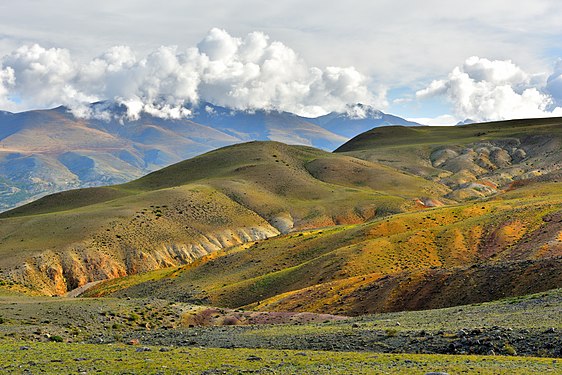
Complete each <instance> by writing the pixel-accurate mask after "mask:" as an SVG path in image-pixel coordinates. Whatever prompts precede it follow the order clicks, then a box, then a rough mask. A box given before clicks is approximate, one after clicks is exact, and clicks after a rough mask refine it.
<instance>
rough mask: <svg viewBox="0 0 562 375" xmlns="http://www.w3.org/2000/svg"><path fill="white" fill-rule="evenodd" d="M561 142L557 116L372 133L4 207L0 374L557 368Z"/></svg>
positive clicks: (210, 155)
mask: <svg viewBox="0 0 562 375" xmlns="http://www.w3.org/2000/svg"><path fill="white" fill-rule="evenodd" d="M561 150H562V119H560V118H548V119H530V120H513V121H504V122H496V123H485V124H471V125H464V126H455V127H426V126H410V127H405V126H385V127H380V128H374V129H372V130H369V131H367V132H365V133H362V134H360V135H358V136H356V137H355V138H353V139H351V140H350V141H348V142H346V143H345V144H343V145H341V146H340V147H339V148H337V149H336V150H335V152H332V153H330V152H327V151H323V150H320V149H317V148H313V147H310V146H295V145H287V144H285V143H280V142H274V141H259V142H248V143H240V144H235V145H231V146H226V147H223V148H219V149H217V150H214V151H210V152H207V153H205V154H203V155H200V156H196V157H193V158H191V159H188V160H185V161H182V162H179V163H177V164H173V165H171V166H169V167H166V168H164V169H160V170H158V171H156V172H152V173H150V174H148V175H146V176H144V177H141V178H139V179H136V180H134V181H131V182H127V183H123V184H119V185H112V186H106V187H92V188H85V189H78V190H70V191H66V192H60V193H56V194H53V195H48V196H46V197H43V198H41V199H39V200H36V201H34V202H31V203H29V204H26V205H24V206H21V207H18V208H15V209H12V210H10V211H6V212H4V213H1V214H0V259H1V261H0V317H1V322H2V323H1V324H0V335H1V336H0V346H3V349H4V350H6V351H7V352H10V353H12V354H13V358H12V359H10V360H9V361H8V362H6V363H3V364H2V366H4V367H3V370H6V371H17V369H16V367H14V366H18V365H21V364H22V363H27V362H25V361H26V360H27V359H29V358H30V356H31V355H32V353H35V354H33V355H34V356H37V358H40V359H39V360H34V361H32V362H34V363H35V365H25V366H27V367H26V368H30V369H31V370H32V371H35V370H37V371H40V370H42V369H43V370H45V371H55V369H56V368H64V367H62V366H63V365H64V364H66V365H68V366H71V367H76V371H79V370H81V369H83V370H85V371H94V370H100V371H102V372H103V371H109V370H107V369H108V368H110V367H111V365H112V364H113V363H114V361H115V360H116V359H115V358H114V356H115V351H117V350H119V351H125V352H130V356H131V358H134V360H132V361H131V362H130V363H129V364H127V365H128V366H139V367H131V368H130V370H131V371H133V372H134V371H135V368H137V369H150V370H147V372H150V371H152V372H158V371H160V372H162V373H174V371H178V370H179V369H180V368H181V364H180V363H179V362H178V361H180V360H179V359H178V358H183V357H182V356H184V357H188V358H190V360H192V361H194V362H197V361H199V360H196V359H195V358H206V356H213V357H216V356H220V357H221V358H224V361H223V362H224V363H221V364H212V365H209V364H208V363H207V362H205V361H203V360H201V361H202V362H197V363H194V367H193V368H194V369H196V371H199V373H240V372H243V371H254V372H256V371H257V372H258V373H266V372H268V373H308V372H310V373H316V372H314V371H317V372H318V373H350V372H354V373H373V372H372V371H373V368H376V369H377V370H376V371H379V372H378V373H385V372H386V373H388V372H390V373H392V371H393V370H396V369H397V368H399V369H400V371H401V372H400V373H412V374H413V373H420V371H421V373H423V371H437V370H440V371H449V372H451V373H457V372H461V371H464V372H469V373H483V374H485V373H490V374H500V373H505V374H508V373H509V374H517V373H521V374H524V373H536V372H544V373H560V371H561V370H562V369H561V368H560V364H559V363H558V362H557V360H556V359H553V358H559V357H561V356H562V352H561V351H560V350H561V349H560V348H562V339H561V336H560V331H561V330H562V321H561V320H560V319H559V318H560V315H561V314H560V313H561V312H562V310H561V309H562V299H561V295H560V290H561V289H560V288H562V179H561V177H562V152H561ZM21 343H24V344H23V346H22V344H21ZM79 343H80V344H79ZM108 343H110V344H111V345H112V346H108V345H106V344H108ZM127 343H130V344H133V345H132V346H128V345H125V344H127ZM57 345H59V346H57ZM60 345H66V346H65V348H66V347H68V348H69V349H68V351H67V352H64V353H63V352H61V351H60V350H62V349H60V348H61V347H60ZM22 348H24V349H22ZM232 349H235V350H234V351H233V350H232ZM64 350H67V349H64ZM157 350H159V351H160V352H158V353H155V352H156V351H157ZM399 353H401V354H399ZM452 355H454V356H452ZM158 357H159V358H158ZM540 357H544V358H540ZM77 358H83V359H81V360H77ZM96 358H101V359H100V360H99V361H96V360H95V359H96ZM166 358H167V359H166ZM148 360H150V364H149V365H147V364H146V363H147V361H148ZM30 361H31V360H30ZM180 362H181V361H180ZM143 364H144V365H146V366H148V367H142V366H143ZM11 366H12V367H11ZM25 366H24V367H25ZM33 366H35V370H33ZM57 366H59V367H57ZM162 366H167V367H165V368H164V367H162ZM313 366H316V367H313ZM318 366H320V367H318ZM373 366H375V367H373ZM376 366H379V367H376ZM139 371H140V370H139ZM194 371H195V370H194ZM205 371H207V372H205ZM209 371H211V372H209ZM213 371H214V372H213ZM375 373H377V372H375Z"/></svg>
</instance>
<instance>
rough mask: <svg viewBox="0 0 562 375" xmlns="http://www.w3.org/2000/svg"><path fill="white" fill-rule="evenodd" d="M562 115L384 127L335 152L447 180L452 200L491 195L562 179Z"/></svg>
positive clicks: (445, 181)
mask: <svg viewBox="0 0 562 375" xmlns="http://www.w3.org/2000/svg"><path fill="white" fill-rule="evenodd" d="M561 151H562V118H547V119H529V120H513V121H503V122H493V123H484V124H471V125H464V126H455V127H429V126H428V127H386V128H378V129H373V130H371V131H369V132H366V133H364V134H361V135H359V136H357V137H355V138H353V139H352V140H350V141H349V142H347V143H346V144H344V145H342V146H341V147H339V148H338V149H337V150H336V151H335V152H337V153H343V154H346V155H350V156H354V157H357V158H360V159H365V160H370V161H376V162H380V163H383V164H386V165H389V166H392V167H394V168H398V169H401V170H403V171H407V172H409V173H413V174H416V175H419V176H422V177H424V178H427V179H430V180H433V181H436V182H440V183H442V184H445V185H447V186H448V187H450V188H451V189H452V190H453V191H452V192H451V193H450V194H449V195H448V197H449V198H451V199H454V200H466V199H474V198H480V197H485V196H489V195H492V194H496V193H497V192H499V191H501V190H504V189H509V188H510V184H512V183H514V182H516V183H519V181H524V180H528V179H530V178H540V179H541V180H542V181H557V180H559V176H560V170H561V169H562V152H561Z"/></svg>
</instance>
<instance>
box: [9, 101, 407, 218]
mask: <svg viewBox="0 0 562 375" xmlns="http://www.w3.org/2000/svg"><path fill="white" fill-rule="evenodd" d="M350 108H352V107H350ZM360 108H363V107H362V106H361V107H360ZM367 108H369V107H367ZM369 110H370V111H371V112H373V111H374V110H373V109H369ZM92 111H93V112H95V113H101V112H103V113H104V114H105V118H104V119H103V120H102V119H78V118H75V117H74V116H73V115H72V114H70V113H69V112H68V110H67V109H66V108H64V107H60V108H56V109H52V110H43V111H31V112H24V113H16V114H13V113H8V112H0V211H2V210H6V209H9V208H12V207H14V206H17V205H20V204H22V203H25V202H29V201H31V200H33V199H37V198H39V197H41V196H43V195H46V194H49V193H54V192H58V191H63V190H69V189H75V188H82V187H91V186H104V185H112V184H119V183H124V182H127V181H131V180H133V179H135V178H138V177H141V176H143V175H145V174H147V173H149V172H152V171H155V170H157V169H160V168H162V167H165V166H168V165H170V164H173V163H176V162H179V161H181V160H185V159H188V158H191V157H194V156H196V155H199V154H202V153H204V152H207V151H210V150H212V149H216V148H219V147H222V146H226V145H230V144H235V143H241V142H245V141H251V140H275V141H281V142H285V143H290V144H299V145H309V146H315V147H318V148H321V149H325V150H333V149H334V148H336V147H338V146H339V145H341V144H342V143H343V142H345V141H346V140H348V139H349V138H350V137H352V136H354V135H356V134H359V133H360V132H363V131H366V130H368V129H371V128H373V127H375V126H381V125H387V124H389V123H394V124H410V123H408V122H407V121H405V120H403V119H400V118H398V117H393V116H389V115H385V114H382V112H380V113H379V112H377V116H369V113H366V114H364V115H363V116H362V117H361V116H359V117H358V115H353V116H352V115H348V114H347V113H342V114H332V116H333V117H337V118H338V119H339V120H338V121H339V122H337V123H334V122H333V121H331V122H329V123H328V122H326V121H324V120H322V119H321V118H320V119H308V118H303V117H299V116H297V115H294V114H291V113H285V112H274V111H272V112H265V111H255V112H247V111H236V110H231V109H228V108H223V107H218V106H214V105H212V104H208V103H203V104H201V105H200V106H199V107H197V108H193V109H192V111H193V115H192V116H191V117H190V118H187V119H183V120H170V119H168V120H165V119H161V118H157V117H153V116H150V115H147V114H144V115H142V116H141V117H140V118H138V119H134V120H130V119H128V118H127V113H126V109H125V108H124V107H122V106H118V105H116V104H112V103H108V102H102V103H96V104H92ZM100 117H103V116H100ZM342 121H343V122H342Z"/></svg>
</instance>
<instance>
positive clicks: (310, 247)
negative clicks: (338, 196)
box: [88, 183, 562, 315]
mask: <svg viewBox="0 0 562 375" xmlns="http://www.w3.org/2000/svg"><path fill="white" fill-rule="evenodd" d="M561 187H562V184H560V183H550V184H533V185H529V186H527V187H525V188H521V189H519V190H515V191H512V192H510V193H508V194H506V195H504V196H502V197H501V198H497V199H494V200H488V201H485V202H477V203H468V204H463V205H456V206H451V207H441V208H433V209H430V210H424V211H418V212H412V213H403V214H397V215H393V216H390V217H386V218H380V219H375V220H374V221H372V222H369V223H365V224H358V225H351V226H340V227H334V228H325V229H322V230H312V231H305V232H300V233H292V234H289V235H286V236H280V237H277V238H275V239H270V240H268V241H263V242H254V243H250V244H248V245H244V246H242V247H239V248H236V249H232V250H229V251H225V252H219V253H215V254H213V255H212V256H208V257H205V258H203V259H202V260H199V261H198V262H196V263H194V264H192V265H189V266H187V267H184V268H181V269H179V270H177V271H176V272H174V273H173V276H172V277H164V278H158V277H155V278H152V277H150V275H147V276H146V277H145V278H143V279H138V280H137V281H134V280H133V281H132V282H131V281H129V280H128V279H123V280H121V279H117V280H113V281H110V282H107V283H104V284H100V285H98V286H96V287H94V288H92V289H91V290H89V291H88V295H91V296H95V295H105V294H107V293H113V294H112V295H114V296H146V295H152V296H158V297H164V296H166V297H167V298H172V299H177V300H182V301H195V302H204V303H206V304H212V305H218V306H226V307H231V308H238V307H242V306H245V307H246V308H248V307H252V308H255V309H258V310H263V311H271V310H274V311H287V310H289V311H314V312H323V313H326V312H329V313H336V314H346V315H349V314H352V315H359V314H365V313H372V312H381V311H399V310H404V309H427V308H438V307H446V306H454V305H459V304H467V303H475V302H483V301H489V300H495V299H499V298H503V297H506V296H515V295H523V294H528V293H532V292H538V291H544V290H549V289H553V288H559V287H561V286H562V276H561V275H562V189H561ZM146 280H150V281H146Z"/></svg>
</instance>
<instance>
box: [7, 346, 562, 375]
mask: <svg viewBox="0 0 562 375" xmlns="http://www.w3.org/2000/svg"><path fill="white" fill-rule="evenodd" d="M0 349H1V351H2V353H4V355H3V357H2V359H1V360H0V370H2V372H3V373H7V374H11V373H22V372H23V373H25V372H27V371H31V372H33V373H35V372H37V373H49V374H57V373H83V372H87V373H90V372H98V373H100V372H101V373H105V374H117V373H120V374H122V373H130V372H132V373H135V374H154V373H159V374H175V373H177V372H189V373H202V372H209V373H213V372H219V373H221V374H239V373H241V372H248V371H251V372H257V373H262V372H266V373H276V374H295V373H299V374H309V373H310V374H312V373H314V374H378V373H381V374H383V373H389V372H391V373H400V374H420V373H424V372H430V371H443V372H448V373H454V374H456V373H466V372H470V373H479V374H510V375H511V374H529V373H544V374H557V373H560V370H561V369H562V367H561V365H560V364H559V363H557V362H556V361H553V360H552V359H548V358H532V357H531V358H529V357H527V358H521V357H497V356H494V357H490V356H451V355H421V354H402V355H399V354H373V353H346V352H338V353H335V352H325V351H294V350H266V349H210V348H169V347H134V346H122V345H114V346H109V345H87V344H61V343H50V344H49V343H31V344H25V343H21V342H4V343H2V344H0Z"/></svg>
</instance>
